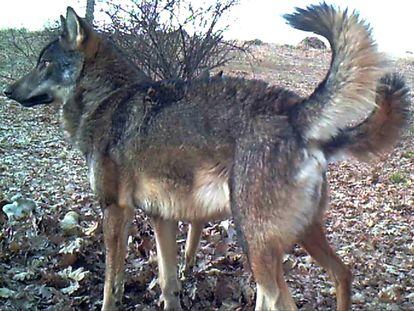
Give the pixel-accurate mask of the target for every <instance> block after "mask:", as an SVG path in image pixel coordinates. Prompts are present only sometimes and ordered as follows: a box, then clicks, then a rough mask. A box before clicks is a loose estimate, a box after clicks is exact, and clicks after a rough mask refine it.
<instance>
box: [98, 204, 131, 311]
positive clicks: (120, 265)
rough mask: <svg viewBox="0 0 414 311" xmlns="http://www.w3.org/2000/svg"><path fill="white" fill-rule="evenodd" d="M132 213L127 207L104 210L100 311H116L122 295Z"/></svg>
mask: <svg viewBox="0 0 414 311" xmlns="http://www.w3.org/2000/svg"><path fill="white" fill-rule="evenodd" d="M132 218H133V212H132V210H131V209H129V208H127V207H120V206H118V205H109V206H108V207H106V208H105V210H104V219H103V231H104V240H105V249H106V259H105V286H104V300H103V305H102V310H105V311H109V310H111V311H112V310H117V309H118V308H119V307H120V306H121V304H122V297H123V294H124V264H125V256H126V253H127V240H128V231H129V224H130V223H131V221H132Z"/></svg>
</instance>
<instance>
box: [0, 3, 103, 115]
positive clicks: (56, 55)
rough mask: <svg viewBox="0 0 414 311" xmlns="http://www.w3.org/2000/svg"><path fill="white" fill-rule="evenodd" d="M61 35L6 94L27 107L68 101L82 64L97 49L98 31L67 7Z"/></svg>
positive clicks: (10, 86)
mask: <svg viewBox="0 0 414 311" xmlns="http://www.w3.org/2000/svg"><path fill="white" fill-rule="evenodd" d="M60 19H61V34H60V36H59V38H58V39H56V40H54V41H52V42H51V43H49V44H48V45H47V46H45V47H44V48H43V50H42V51H41V53H40V55H39V58H38V61H37V65H36V67H35V68H33V69H32V70H31V71H30V72H29V73H28V74H27V75H26V76H24V77H22V78H21V79H19V80H18V81H16V82H14V83H12V84H10V85H9V86H8V87H7V88H6V89H5V91H4V94H5V95H6V96H7V97H8V98H10V99H13V100H16V101H18V102H19V103H20V104H22V105H23V106H26V107H32V106H35V105H40V104H49V103H52V102H54V101H57V102H65V100H66V99H67V97H68V95H69V94H70V92H71V90H72V88H73V86H74V85H75V83H76V80H77V78H78V77H79V75H80V72H81V70H82V67H83V63H84V61H85V58H87V57H88V55H91V54H92V53H94V51H96V49H97V42H99V40H98V39H97V34H96V33H95V32H94V30H93V29H92V27H91V26H89V25H88V24H87V23H86V22H85V21H84V20H83V19H81V18H80V17H79V16H78V15H77V14H76V13H75V11H74V10H73V9H72V8H70V7H68V9H67V13H66V18H64V17H63V16H60Z"/></svg>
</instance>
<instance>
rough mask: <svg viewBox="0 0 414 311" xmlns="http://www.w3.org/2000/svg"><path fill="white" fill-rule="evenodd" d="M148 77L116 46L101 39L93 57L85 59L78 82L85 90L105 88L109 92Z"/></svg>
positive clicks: (146, 79) (147, 79)
mask: <svg viewBox="0 0 414 311" xmlns="http://www.w3.org/2000/svg"><path fill="white" fill-rule="evenodd" d="M149 80H150V78H149V77H148V76H146V75H145V74H144V72H143V71H141V70H140V69H139V68H138V67H136V66H135V64H134V63H132V61H130V60H129V59H128V58H127V56H126V55H124V54H123V53H122V52H121V51H120V50H118V48H117V47H115V46H114V45H113V44H112V43H110V42H109V41H107V40H104V39H102V41H101V42H100V44H99V48H98V50H97V52H96V55H95V57H93V58H92V59H88V60H86V61H85V64H84V69H83V71H82V74H81V77H80V79H79V83H80V84H81V87H82V88H83V89H84V90H85V91H93V92H96V91H97V90H96V89H97V88H100V91H104V89H106V91H107V92H109V93H111V92H113V91H115V90H117V89H119V88H121V87H125V86H127V85H131V84H136V83H140V82H144V81H149Z"/></svg>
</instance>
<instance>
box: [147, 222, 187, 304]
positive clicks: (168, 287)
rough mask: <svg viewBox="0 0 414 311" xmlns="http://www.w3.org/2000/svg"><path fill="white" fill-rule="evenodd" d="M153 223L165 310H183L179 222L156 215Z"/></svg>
mask: <svg viewBox="0 0 414 311" xmlns="http://www.w3.org/2000/svg"><path fill="white" fill-rule="evenodd" d="M152 223H153V225H154V231H155V239H156V242H157V257H158V270H159V283H160V287H161V291H162V297H161V298H162V300H163V302H164V310H175V311H176V310H181V304H180V297H179V293H180V285H179V283H178V277H177V240H176V234H177V222H176V221H173V220H165V219H161V218H158V217H157V218H155V217H154V218H152Z"/></svg>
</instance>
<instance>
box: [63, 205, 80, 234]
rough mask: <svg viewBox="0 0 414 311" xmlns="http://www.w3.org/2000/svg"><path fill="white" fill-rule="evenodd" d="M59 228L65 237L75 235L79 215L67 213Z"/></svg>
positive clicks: (73, 212) (77, 228)
mask: <svg viewBox="0 0 414 311" xmlns="http://www.w3.org/2000/svg"><path fill="white" fill-rule="evenodd" d="M60 228H61V229H62V231H63V233H64V234H66V235H76V234H77V233H78V232H79V214H78V213H76V212H75V211H70V212H67V213H66V215H65V217H63V219H62V220H61V221H60Z"/></svg>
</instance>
